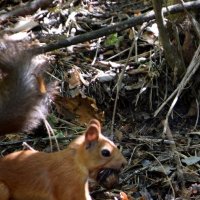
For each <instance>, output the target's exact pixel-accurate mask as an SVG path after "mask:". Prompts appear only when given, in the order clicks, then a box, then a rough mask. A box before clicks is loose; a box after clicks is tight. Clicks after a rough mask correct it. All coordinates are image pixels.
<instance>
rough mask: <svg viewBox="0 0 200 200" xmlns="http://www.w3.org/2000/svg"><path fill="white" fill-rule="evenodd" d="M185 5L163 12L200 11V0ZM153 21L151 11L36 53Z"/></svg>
mask: <svg viewBox="0 0 200 200" xmlns="http://www.w3.org/2000/svg"><path fill="white" fill-rule="evenodd" d="M183 5H184V8H183V6H182V5H180V4H176V5H172V6H169V7H168V10H166V8H163V10H162V11H163V14H164V15H167V14H169V13H170V14H174V13H178V12H182V11H184V9H187V10H188V11H189V10H197V9H200V0H197V1H192V2H186V3H184V4H183ZM153 19H155V13H154V11H150V12H148V13H145V14H143V15H140V16H137V17H133V18H130V19H128V20H125V21H122V22H119V23H117V24H115V25H110V26H107V27H105V28H101V29H99V30H96V31H91V32H88V33H84V34H82V35H77V36H75V37H69V38H67V39H66V40H61V41H59V42H57V43H54V44H49V45H46V46H43V47H39V48H37V49H35V53H36V54H41V53H45V52H50V51H53V50H56V49H60V48H64V47H68V46H71V45H75V44H78V43H82V42H85V41H89V40H93V39H97V38H100V37H103V36H107V35H110V34H112V33H116V32H120V31H123V30H125V29H127V28H131V27H134V26H136V25H140V24H142V23H144V22H148V21H150V20H153Z"/></svg>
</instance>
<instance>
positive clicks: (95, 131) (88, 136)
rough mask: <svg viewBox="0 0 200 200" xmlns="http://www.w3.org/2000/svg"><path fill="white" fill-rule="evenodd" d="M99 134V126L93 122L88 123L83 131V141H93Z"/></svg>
mask: <svg viewBox="0 0 200 200" xmlns="http://www.w3.org/2000/svg"><path fill="white" fill-rule="evenodd" d="M99 124H100V123H99ZM99 134H100V128H99V126H98V125H97V124H95V123H91V124H89V126H88V128H87V130H86V132H85V141H86V142H87V143H91V142H95V141H97V140H98V139H99Z"/></svg>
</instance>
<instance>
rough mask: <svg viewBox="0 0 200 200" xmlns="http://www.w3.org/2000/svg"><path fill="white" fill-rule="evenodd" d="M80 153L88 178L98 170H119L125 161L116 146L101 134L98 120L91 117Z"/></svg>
mask: <svg viewBox="0 0 200 200" xmlns="http://www.w3.org/2000/svg"><path fill="white" fill-rule="evenodd" d="M80 151H81V152H82V153H80V155H81V158H80V159H81V160H82V163H83V165H84V166H85V167H86V168H87V169H88V170H89V176H90V178H94V179H96V178H97V175H98V173H99V172H100V171H102V170H104V169H113V170H115V171H120V169H121V168H122V167H124V166H125V165H126V163H127V161H126V159H125V158H124V156H123V155H122V154H121V152H120V150H119V149H118V148H117V146H116V145H115V144H114V143H113V142H112V141H111V140H109V139H108V138H106V137H105V136H103V135H102V133H101V125H100V122H99V121H98V120H96V119H92V120H91V121H90V122H89V124H88V128H87V130H86V131H85V134H84V140H83V142H82V144H81V148H80Z"/></svg>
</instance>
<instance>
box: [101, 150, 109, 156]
mask: <svg viewBox="0 0 200 200" xmlns="http://www.w3.org/2000/svg"><path fill="white" fill-rule="evenodd" d="M101 155H102V156H104V157H109V156H110V155H111V154H110V151H108V150H107V149H103V150H102V151H101Z"/></svg>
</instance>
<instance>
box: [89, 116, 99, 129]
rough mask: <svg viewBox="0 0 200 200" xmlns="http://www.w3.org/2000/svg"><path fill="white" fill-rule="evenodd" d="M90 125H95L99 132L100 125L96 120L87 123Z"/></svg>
mask: <svg viewBox="0 0 200 200" xmlns="http://www.w3.org/2000/svg"><path fill="white" fill-rule="evenodd" d="M92 124H95V125H96V126H97V127H98V128H99V131H100V132H101V124H100V122H99V121H98V120H97V119H91V120H90V122H89V125H92Z"/></svg>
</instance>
